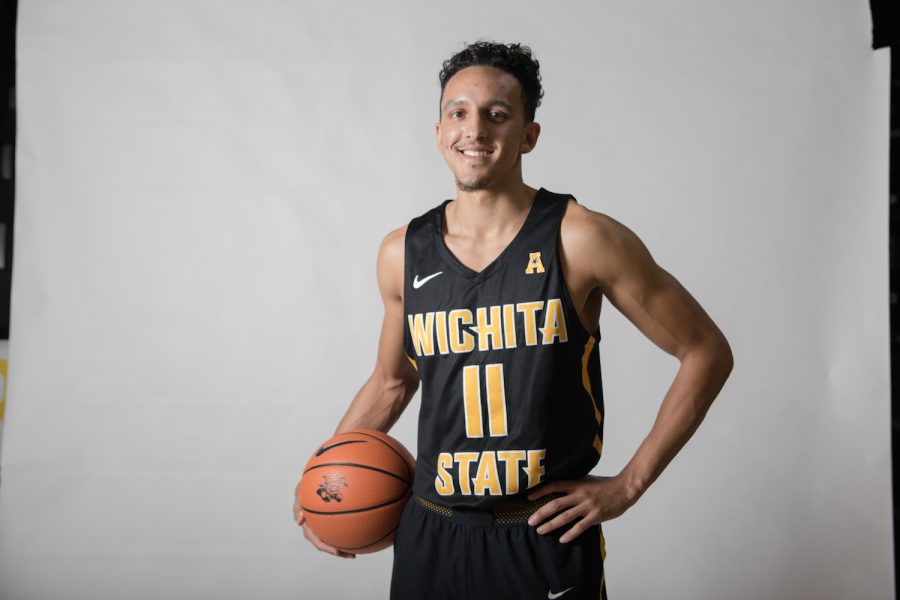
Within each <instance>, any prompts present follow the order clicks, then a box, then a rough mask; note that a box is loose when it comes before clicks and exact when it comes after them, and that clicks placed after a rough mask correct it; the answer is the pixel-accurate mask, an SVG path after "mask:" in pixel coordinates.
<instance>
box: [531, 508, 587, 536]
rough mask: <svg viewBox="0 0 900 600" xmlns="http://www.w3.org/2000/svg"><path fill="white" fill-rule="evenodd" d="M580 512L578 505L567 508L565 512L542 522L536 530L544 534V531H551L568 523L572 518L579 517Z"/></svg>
mask: <svg viewBox="0 0 900 600" xmlns="http://www.w3.org/2000/svg"><path fill="white" fill-rule="evenodd" d="M581 512H582V511H581V510H579V509H578V507H575V508H572V509H569V510H567V511H566V512H564V513H562V514H560V515H557V516H556V517H555V518H553V519H551V520H549V521H547V522H546V523H544V524H543V525H541V526H540V527H538V529H537V532H538V533H540V534H541V535H544V534H545V533H550V532H551V531H554V530H556V529H559V528H560V527H562V526H563V525H565V524H566V523H570V522H572V521H573V520H575V519H576V518H578V517H580V516H581Z"/></svg>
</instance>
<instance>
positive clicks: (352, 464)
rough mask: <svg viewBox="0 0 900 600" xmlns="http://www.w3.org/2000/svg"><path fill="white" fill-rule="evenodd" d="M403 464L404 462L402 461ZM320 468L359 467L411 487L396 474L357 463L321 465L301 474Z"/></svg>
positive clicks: (407, 481)
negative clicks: (388, 476) (382, 474)
mask: <svg viewBox="0 0 900 600" xmlns="http://www.w3.org/2000/svg"><path fill="white" fill-rule="evenodd" d="M404 462H406V461H404ZM322 467H359V468H360V469H369V470H370V471H378V472H379V473H384V474H385V475H390V476H391V477H393V478H395V479H399V480H400V481H402V482H403V483H405V484H406V485H408V486H410V487H411V486H412V482H410V481H409V480H407V479H404V478H403V477H401V476H400V475H397V474H396V473H391V472H390V471H385V470H384V469H379V468H378V467H370V466H369V465H361V464H358V463H348V462H330V463H322V464H321V465H315V466H312V467H310V468H308V469H306V470H305V471H303V474H304V475H306V474H307V473H309V472H310V471H312V470H313V469H321V468H322Z"/></svg>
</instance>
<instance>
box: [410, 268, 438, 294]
mask: <svg viewBox="0 0 900 600" xmlns="http://www.w3.org/2000/svg"><path fill="white" fill-rule="evenodd" d="M442 273H443V271H438V272H437V273H432V274H431V275H429V276H428V277H426V278H424V279H419V275H418V273H417V274H416V276H415V277H413V289H414V290H417V289H419V288H420V287H422V286H423V285H425V284H426V283H428V282H429V281H431V280H432V279H434V278H435V277H437V276H438V275H440V274H442Z"/></svg>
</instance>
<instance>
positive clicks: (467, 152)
mask: <svg viewBox="0 0 900 600" xmlns="http://www.w3.org/2000/svg"><path fill="white" fill-rule="evenodd" d="M462 153H463V154H465V155H466V156H487V155H489V154H490V152H487V151H486V150H482V151H476V150H463V151H462Z"/></svg>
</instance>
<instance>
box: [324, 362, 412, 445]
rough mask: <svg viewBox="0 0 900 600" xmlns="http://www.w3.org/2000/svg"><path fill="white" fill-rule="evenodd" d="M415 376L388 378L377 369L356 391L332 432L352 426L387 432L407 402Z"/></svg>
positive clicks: (348, 428) (410, 396)
mask: <svg viewBox="0 0 900 600" xmlns="http://www.w3.org/2000/svg"><path fill="white" fill-rule="evenodd" d="M417 388H418V380H414V379H412V378H391V377H387V376H385V375H383V374H381V373H380V372H379V371H378V370H376V371H375V372H374V373H373V374H372V375H371V376H370V377H369V379H368V380H366V382H365V383H364V384H363V386H362V387H361V388H360V390H359V392H357V394H356V396H355V397H354V398H353V402H351V403H350V407H349V408H348V409H347V412H346V413H345V414H344V417H343V418H342V419H341V421H340V423H338V426H337V429H336V430H335V434H338V433H341V432H343V431H349V430H351V429H377V430H378V431H383V432H385V433H386V432H387V431H388V430H389V429H390V428H391V427H392V426H393V425H394V423H396V422H397V419H398V418H400V415H401V414H402V413H403V410H404V409H405V408H406V405H407V404H409V401H410V399H411V398H412V397H413V394H415V392H416V389H417Z"/></svg>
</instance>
